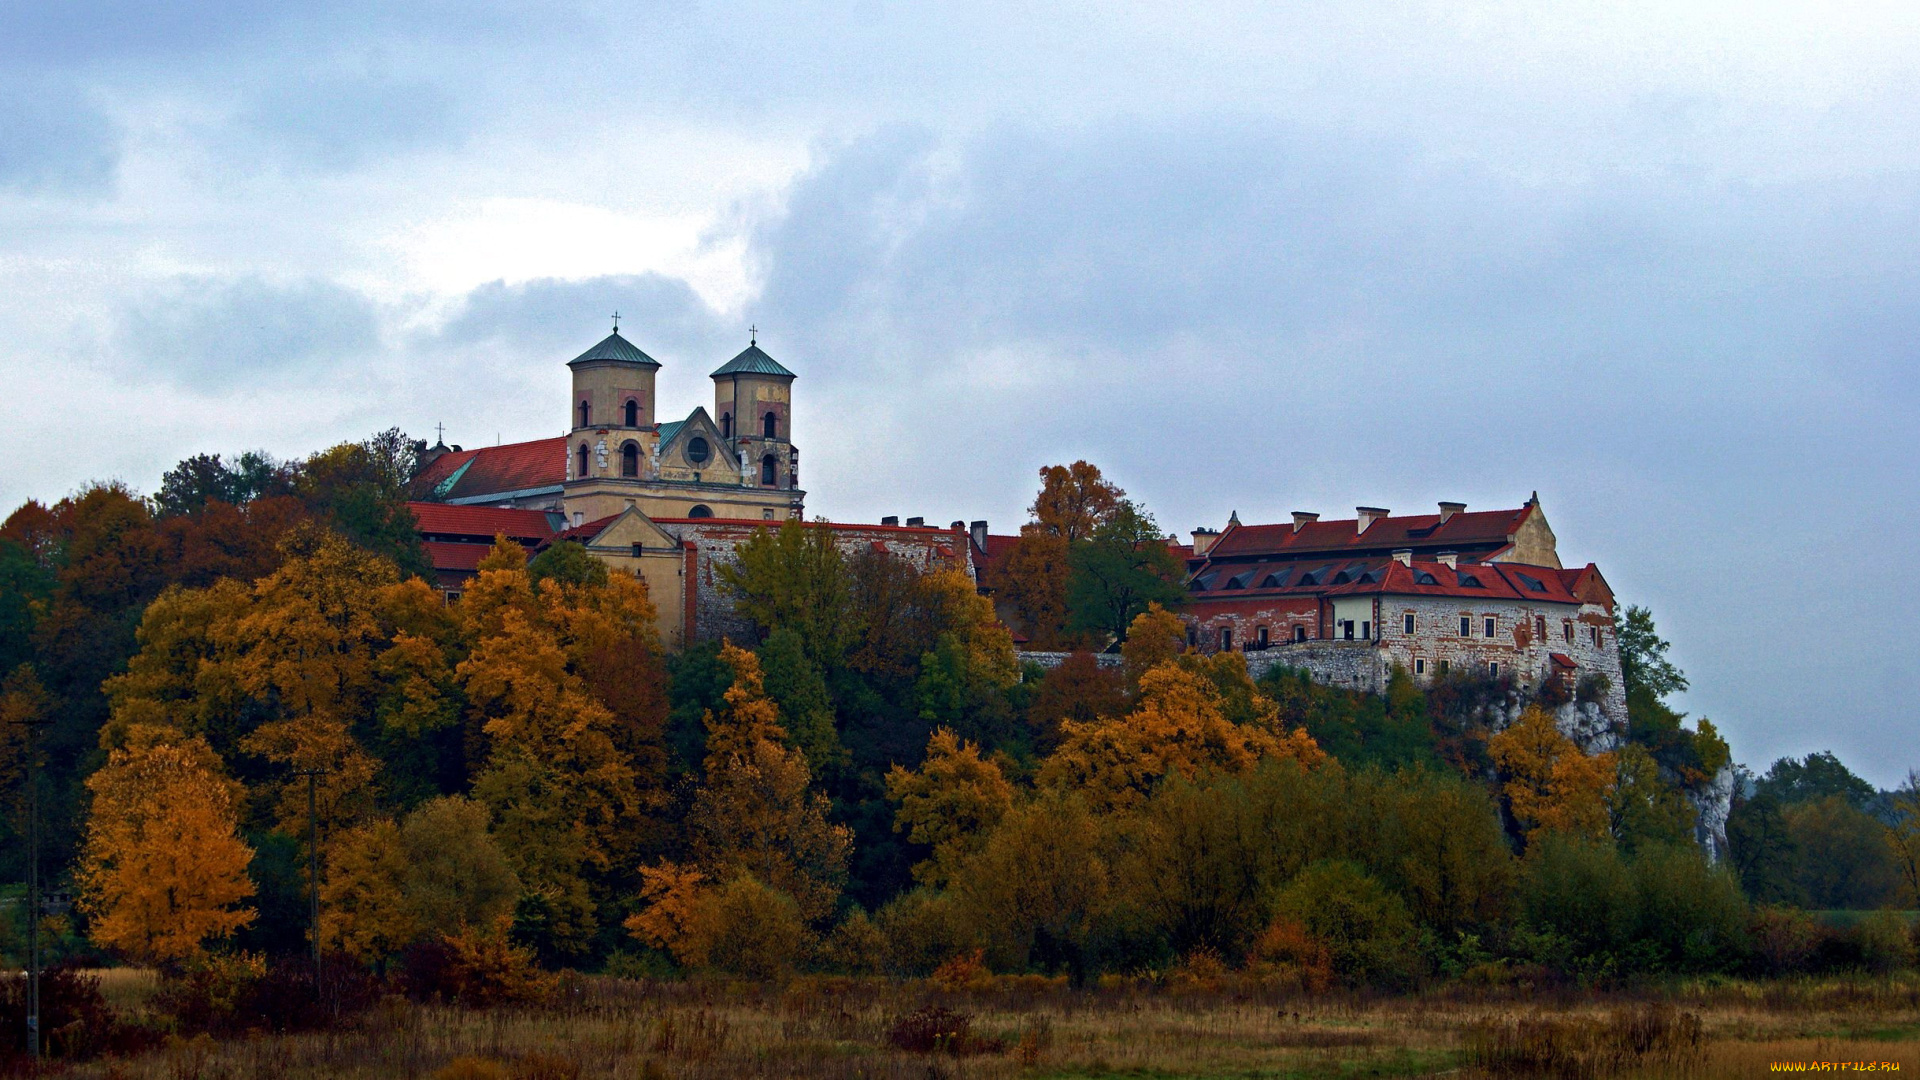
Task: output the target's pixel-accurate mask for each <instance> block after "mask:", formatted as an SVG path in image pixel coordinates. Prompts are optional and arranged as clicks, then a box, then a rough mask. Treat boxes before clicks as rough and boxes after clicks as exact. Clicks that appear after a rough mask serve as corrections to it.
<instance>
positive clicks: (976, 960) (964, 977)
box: [933, 949, 993, 990]
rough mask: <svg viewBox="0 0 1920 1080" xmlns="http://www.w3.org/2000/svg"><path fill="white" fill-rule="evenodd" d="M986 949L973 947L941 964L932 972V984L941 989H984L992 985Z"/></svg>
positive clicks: (991, 973) (991, 974)
mask: <svg viewBox="0 0 1920 1080" xmlns="http://www.w3.org/2000/svg"><path fill="white" fill-rule="evenodd" d="M986 955H987V951H986V950H985V949H975V950H973V951H972V952H970V953H962V954H961V955H959V956H956V957H954V958H953V959H951V960H948V961H947V962H946V963H944V964H941V965H940V966H939V967H938V968H935V969H934V972H933V984H934V985H935V986H938V987H940V988H941V989H942V990H985V989H988V988H990V987H992V986H993V972H991V971H989V970H987V961H986Z"/></svg>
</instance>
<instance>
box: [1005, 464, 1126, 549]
mask: <svg viewBox="0 0 1920 1080" xmlns="http://www.w3.org/2000/svg"><path fill="white" fill-rule="evenodd" d="M1124 498H1126V492H1124V491H1122V490H1120V488H1119V487H1117V486H1115V485H1114V484H1112V483H1110V482H1108V481H1107V480H1106V479H1105V478H1104V477H1102V476H1101V475H1100V469H1099V467H1098V466H1096V465H1091V464H1088V463H1087V462H1085V461H1076V462H1074V463H1073V464H1071V465H1048V466H1046V467H1045V468H1042V469H1041V470H1040V493H1039V494H1038V495H1037V496H1035V497H1034V500H1033V505H1032V506H1030V507H1028V508H1027V513H1028V514H1030V515H1031V516H1032V518H1033V523H1034V524H1035V525H1038V526H1039V527H1040V528H1041V529H1043V530H1045V531H1046V532H1047V533H1048V534H1050V535H1052V536H1057V537H1059V538H1060V539H1061V540H1064V541H1066V542H1067V543H1068V544H1072V543H1074V542H1075V541H1078V540H1088V539H1091V538H1092V537H1093V533H1094V530H1096V529H1098V528H1099V527H1100V526H1101V525H1103V524H1105V523H1106V522H1107V521H1109V520H1111V519H1112V518H1113V517H1114V515H1115V514H1116V513H1117V512H1118V511H1119V508H1120V504H1121V500H1123V499H1124Z"/></svg>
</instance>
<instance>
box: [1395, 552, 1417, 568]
mask: <svg viewBox="0 0 1920 1080" xmlns="http://www.w3.org/2000/svg"><path fill="white" fill-rule="evenodd" d="M1393 561H1394V562H1397V563H1399V564H1400V565H1401V566H1412V565H1413V549H1412V548H1401V549H1400V550H1398V551H1396V552H1394V553H1393Z"/></svg>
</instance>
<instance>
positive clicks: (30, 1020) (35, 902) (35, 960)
mask: <svg viewBox="0 0 1920 1080" xmlns="http://www.w3.org/2000/svg"><path fill="white" fill-rule="evenodd" d="M11 723H14V724H18V725H20V726H21V727H24V728H26V729H27V1053H28V1054H29V1055H30V1056H31V1057H32V1058H33V1064H34V1069H35V1070H36V1071H37V1070H38V1069H39V1067H40V757H39V751H40V742H39V739H38V738H37V736H38V735H39V733H40V729H41V728H43V727H46V726H47V725H48V724H51V723H53V721H51V720H14V721H11Z"/></svg>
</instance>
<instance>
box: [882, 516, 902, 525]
mask: <svg viewBox="0 0 1920 1080" xmlns="http://www.w3.org/2000/svg"><path fill="white" fill-rule="evenodd" d="M880 524H882V525H898V524H900V515H898V514H888V515H887V516H886V517H883V518H881V519H880Z"/></svg>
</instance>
